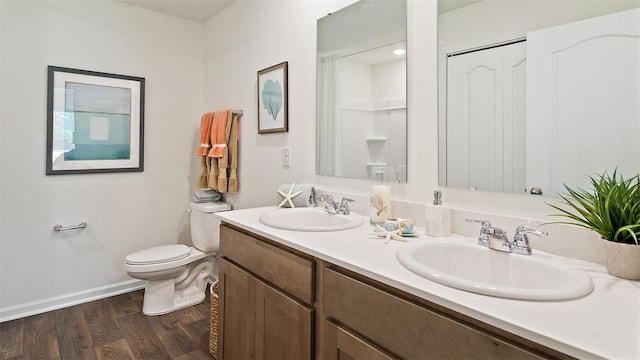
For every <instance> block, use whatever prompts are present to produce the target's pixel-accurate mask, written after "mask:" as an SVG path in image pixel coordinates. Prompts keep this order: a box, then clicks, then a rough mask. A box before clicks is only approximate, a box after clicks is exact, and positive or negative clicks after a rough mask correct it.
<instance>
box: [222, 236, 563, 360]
mask: <svg viewBox="0 0 640 360" xmlns="http://www.w3.org/2000/svg"><path fill="white" fill-rule="evenodd" d="M220 234H221V242H220V254H221V259H220V267H219V279H220V280H219V281H220V286H219V290H220V298H219V323H218V333H219V339H218V359H222V360H230V359H278V360H280V359H315V358H318V359H342V360H352V359H361V360H378V359H379V360H383V359H523V360H524V359H541V358H544V359H553V358H561V359H562V358H569V357H568V356H566V355H565V354H562V353H559V352H557V351H555V350H552V349H550V348H547V347H545V346H542V345H540V344H537V343H535V342H533V341H530V340H528V339H524V338H522V337H520V336H517V335H514V334H511V333H509V332H507V331H505V330H502V329H499V328H496V327H494V326H491V325H488V324H486V323H483V322H481V321H478V320H476V319H473V318H471V317H469V316H466V315H463V314H460V313H458V312H455V311H453V310H451V309H448V308H446V307H443V306H440V305H437V304H434V303H432V302H430V301H427V300H425V299H422V298H419V297H416V296H414V295H411V294H408V293H406V292H403V291H401V290H398V289H396V288H393V287H391V286H389V285H386V284H383V283H380V282H377V281H375V280H372V279H370V278H368V277H366V276H363V275H360V274H358V273H355V272H353V271H349V270H347V269H344V268H341V267H339V266H336V265H333V264H330V263H326V262H324V261H323V260H320V259H315V258H313V257H311V256H310V255H308V254H305V253H303V252H300V251H297V250H294V249H290V248H288V247H286V246H284V245H281V244H279V243H276V242H274V241H271V240H269V239H266V238H263V237H261V236H258V235H255V234H252V233H250V232H247V231H245V230H242V229H240V228H237V227H234V226H232V225H228V224H223V225H222V226H221V228H220ZM316 268H317V269H318V270H317V271H316Z"/></svg>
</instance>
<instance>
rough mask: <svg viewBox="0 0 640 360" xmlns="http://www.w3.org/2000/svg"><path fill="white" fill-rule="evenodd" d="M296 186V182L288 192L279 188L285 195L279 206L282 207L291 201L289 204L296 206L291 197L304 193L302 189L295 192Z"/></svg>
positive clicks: (279, 192) (279, 191)
mask: <svg viewBox="0 0 640 360" xmlns="http://www.w3.org/2000/svg"><path fill="white" fill-rule="evenodd" d="M294 186H296V184H295V183H292V184H291V188H290V189H289V192H288V193H285V192H284V191H282V190H278V194H280V195H282V196H284V200H282V202H281V203H280V204H279V205H278V207H279V208H280V207H282V205H284V204H286V203H287V202H288V203H289V206H291V207H292V208H294V207H295V206H294V205H293V201H291V199H293V198H294V197H296V196H298V195H300V194H302V191H296V192H293V188H294Z"/></svg>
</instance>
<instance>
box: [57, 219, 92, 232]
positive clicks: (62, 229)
mask: <svg viewBox="0 0 640 360" xmlns="http://www.w3.org/2000/svg"><path fill="white" fill-rule="evenodd" d="M86 227H87V223H86V222H84V221H83V222H81V223H80V224H78V225H72V226H62V225H60V224H58V225H55V226H54V227H53V231H55V232H58V231H67V230H75V229H84V228H86Z"/></svg>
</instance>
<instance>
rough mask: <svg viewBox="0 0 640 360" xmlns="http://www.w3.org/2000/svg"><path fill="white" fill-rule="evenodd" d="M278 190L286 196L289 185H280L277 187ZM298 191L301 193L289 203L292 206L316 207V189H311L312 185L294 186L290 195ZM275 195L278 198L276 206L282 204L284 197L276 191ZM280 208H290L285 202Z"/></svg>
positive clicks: (289, 188)
mask: <svg viewBox="0 0 640 360" xmlns="http://www.w3.org/2000/svg"><path fill="white" fill-rule="evenodd" d="M278 190H280V191H282V192H283V193H285V194H288V193H289V190H291V184H282V185H280V186H279V187H278ZM298 191H301V193H300V195H298V196H296V197H294V198H292V199H291V201H292V202H293V206H295V207H313V206H316V189H315V188H314V187H313V185H308V184H295V186H294V187H293V190H292V191H291V193H292V194H295V193H296V192H298ZM276 194H278V198H277V202H276V205H278V204H280V203H281V202H282V200H284V197H283V196H282V195H280V193H279V192H277V191H276ZM282 207H291V206H290V205H289V203H288V202H286V201H285V203H284V204H283V205H282Z"/></svg>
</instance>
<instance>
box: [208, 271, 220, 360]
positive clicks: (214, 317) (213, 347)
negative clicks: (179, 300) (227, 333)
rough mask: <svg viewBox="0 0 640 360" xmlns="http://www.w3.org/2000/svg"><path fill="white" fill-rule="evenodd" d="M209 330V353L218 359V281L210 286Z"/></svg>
mask: <svg viewBox="0 0 640 360" xmlns="http://www.w3.org/2000/svg"><path fill="white" fill-rule="evenodd" d="M209 291H210V293H211V330H210V331H209V352H210V353H211V355H212V356H213V358H214V359H217V358H218V281H215V282H214V283H213V284H211V288H210V289H209Z"/></svg>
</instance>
